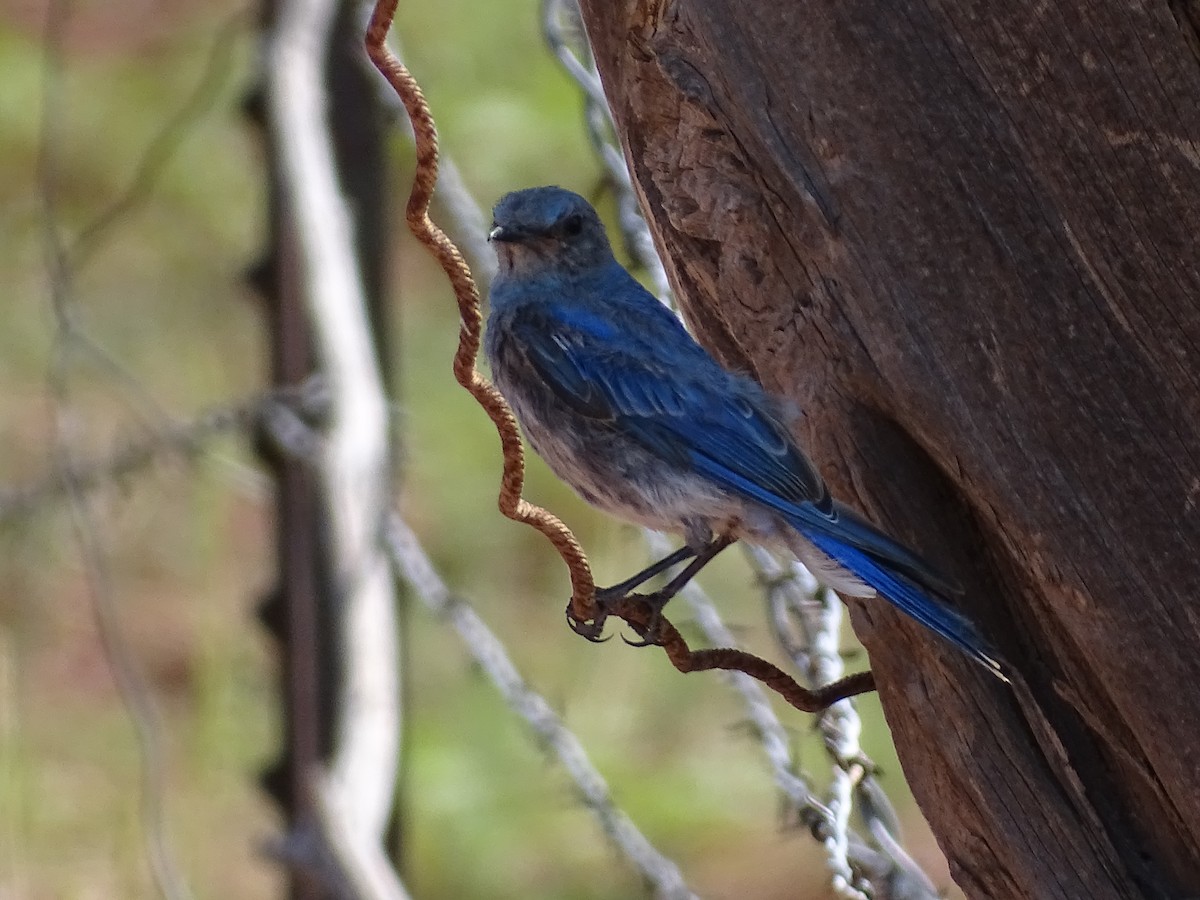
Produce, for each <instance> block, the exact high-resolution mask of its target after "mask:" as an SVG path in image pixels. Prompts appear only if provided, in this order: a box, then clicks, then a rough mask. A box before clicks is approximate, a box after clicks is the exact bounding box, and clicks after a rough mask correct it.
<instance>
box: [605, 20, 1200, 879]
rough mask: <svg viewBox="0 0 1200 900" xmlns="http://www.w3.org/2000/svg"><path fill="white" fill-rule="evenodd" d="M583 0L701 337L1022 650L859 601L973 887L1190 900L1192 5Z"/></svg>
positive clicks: (1195, 261)
mask: <svg viewBox="0 0 1200 900" xmlns="http://www.w3.org/2000/svg"><path fill="white" fill-rule="evenodd" d="M582 5H583V8H584V16H585V20H586V23H587V27H588V31H589V36H590V39H591V41H592V44H593V47H594V50H595V54H596V58H597V61H598V63H599V66H600V70H601V74H602V76H603V80H604V84H605V89H606V91H607V93H608V96H609V100H610V103H611V105H612V107H613V112H614V114H615V116H616V119H617V122H618V127H619V130H620V132H621V136H622V140H623V141H624V143H625V147H626V152H627V156H628V159H629V162H630V165H631V168H632V171H633V174H634V181H635V184H636V185H637V187H638V190H639V191H640V192H641V194H642V198H643V201H644V206H645V208H646V210H647V211H648V214H649V216H650V219H651V227H652V229H653V230H654V232H655V235H656V239H657V241H658V244H659V248H660V250H662V251H664V256H665V259H666V261H667V265H668V270H669V272H670V274H671V276H672V279H673V282H674V284H675V286H676V288H677V290H678V293H679V297H680V300H681V303H682V305H683V307H684V310H685V314H686V315H687V318H688V320H689V322H690V324H691V325H692V327H693V329H694V331H695V333H696V334H697V336H698V337H699V338H700V340H701V341H702V342H704V343H705V344H706V345H707V346H708V347H709V348H710V349H711V350H713V351H714V352H715V353H716V354H717V355H718V356H719V357H720V358H722V359H723V360H724V361H725V362H726V363H727V364H728V365H730V366H734V367H738V368H742V369H745V370H747V371H749V372H751V373H752V374H753V375H754V376H755V377H757V378H758V379H759V380H761V381H762V382H763V384H765V385H766V386H767V387H768V388H770V389H771V390H773V391H776V392H777V393H780V394H782V395H784V396H787V397H789V398H791V399H792V400H794V401H795V402H796V403H797V404H798V405H799V407H800V408H801V409H802V410H803V411H804V413H805V416H804V418H803V419H802V421H801V424H800V426H799V427H800V429H801V431H802V433H801V435H800V436H801V438H802V439H803V440H804V442H805V446H806V447H807V448H808V449H809V451H810V453H811V455H812V456H813V458H814V459H815V460H816V461H817V463H818V465H819V467H820V468H821V470H822V471H823V473H824V474H825V476H826V478H827V479H828V480H829V481H830V483H831V485H832V487H833V489H834V491H835V493H836V494H838V495H840V496H841V497H842V498H843V499H846V500H847V501H850V502H852V503H855V504H857V505H858V506H860V507H861V508H862V509H864V510H865V511H866V512H867V513H868V514H870V515H871V516H872V517H873V518H874V519H876V520H877V521H878V522H879V523H880V524H882V525H883V526H885V527H887V528H888V529H889V530H891V531H892V532H894V533H895V534H897V535H898V536H899V537H901V538H903V539H905V540H907V541H908V542H909V543H911V544H913V545H914V546H917V547H919V548H922V550H923V551H924V552H925V554H926V555H928V556H931V557H932V558H934V559H935V560H936V561H938V562H939V563H940V565H941V566H942V567H943V568H944V569H946V570H947V571H948V572H950V573H952V574H953V575H954V576H955V577H956V578H957V579H958V580H960V581H961V582H962V583H963V584H964V586H965V587H966V588H967V596H966V598H965V600H964V606H965V608H966V609H967V610H968V612H969V613H970V614H971V615H972V616H973V617H974V618H975V620H976V621H977V622H979V623H980V625H981V627H982V628H983V630H984V631H985V632H986V633H988V634H990V635H992V636H993V637H994V640H995V642H996V643H997V645H998V646H999V647H1000V648H1001V650H1002V652H1003V654H1004V655H1005V656H1006V657H1007V658H1008V659H1009V661H1010V662H1011V663H1012V664H1013V665H1014V666H1015V667H1016V668H1017V669H1018V670H1019V672H1020V673H1021V674H1022V676H1023V678H1022V679H1020V681H1021V683H1020V684H1019V685H1018V686H1017V689H1016V690H1015V691H1013V692H1009V691H1008V690H1006V689H1004V688H1003V687H1001V686H1000V685H998V684H995V683H993V682H992V681H990V680H989V679H988V677H987V676H986V675H985V674H983V673H981V672H978V671H976V670H975V669H974V668H973V667H971V666H970V664H969V663H968V662H966V661H965V660H963V659H961V658H959V657H958V656H956V655H955V654H954V652H953V651H952V650H949V649H947V648H946V647H944V646H943V645H942V644H940V643H939V642H938V641H937V640H936V638H933V637H931V636H930V635H927V634H925V633H924V632H922V631H921V630H920V628H919V627H917V626H914V625H912V624H911V623H909V622H907V621H904V620H903V619H902V618H901V617H900V616H899V615H898V614H897V613H895V612H894V611H893V610H891V609H890V608H888V607H887V606H886V605H884V604H879V603H865V604H864V603H855V604H854V605H853V608H852V617H853V621H854V624H855V629H856V631H857V632H858V634H859V636H860V637H861V638H862V640H863V642H864V643H865V644H866V646H867V649H868V650H869V651H870V654H871V661H872V665H873V668H874V669H875V672H876V674H877V677H878V680H879V684H880V694H881V697H882V701H883V705H884V709H885V712H886V714H887V716H888V721H889V723H890V724H891V727H892V730H893V734H894V737H895V739H896V742H897V746H898V749H899V751H900V755H901V759H902V761H903V764H904V768H905V772H906V775H907V777H908V779H909V781H910V783H911V784H912V786H913V790H914V792H915V793H916V795H917V798H918V801H919V802H920V804H921V806H922V809H923V810H924V812H925V814H926V815H927V817H928V818H929V820H930V823H931V825H932V827H933V829H934V831H935V833H936V834H937V836H938V839H939V841H940V842H941V845H942V848H943V849H944V850H945V852H946V854H947V856H948V858H949V860H950V864H951V869H952V872H953V874H954V878H955V880H956V881H957V882H958V883H959V884H960V885H961V886H962V887H963V888H964V890H966V892H967V893H968V894H969V895H970V896H972V897H1000V898H1009V897H1011V898H1026V897H1034V898H1050V897H1064V898H1107V897H1130V898H1133V897H1143V896H1147V897H1184V896H1189V895H1200V850H1198V849H1197V848H1198V846H1200V790H1197V787H1196V786H1197V783H1198V782H1200V689H1198V688H1197V684H1198V683H1200V654H1197V652H1196V649H1195V648H1196V645H1197V642H1198V639H1200V600H1198V599H1197V592H1198V591H1200V553H1198V550H1197V548H1200V510H1197V503H1198V502H1200V426H1198V424H1197V423H1198V422H1200V250H1198V249H1197V235H1198V234H1200V49H1198V48H1200V41H1198V40H1197V31H1196V23H1197V22H1198V21H1200V15H1198V14H1197V8H1198V7H1197V4H1196V3H1194V2H1182V0H1181V2H1174V3H1169V2H1161V0H1160V2H1141V3H1138V2H1134V3H1128V4H1123V3H1122V4H1119V3H1116V2H1107V3H1106V2H1091V3H1088V2H1083V0H1063V2H1061V3H1025V2H1012V3H1006V4H987V3H982V2H978V0H943V2H927V3H920V2H911V0H895V2H878V0H877V2H870V0H847V2H843V3H837V4H832V3H827V4H811V3H810V4H798V3H775V2H768V0H747V2H741V3H736V2H733V0H689V2H683V0H680V2H664V0H640V2H637V0H635V2H631V0H625V2H620V3H616V4H614V3H611V2H600V0H583V3H582Z"/></svg>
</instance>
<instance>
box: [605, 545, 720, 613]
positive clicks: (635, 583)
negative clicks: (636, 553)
mask: <svg viewBox="0 0 1200 900" xmlns="http://www.w3.org/2000/svg"><path fill="white" fill-rule="evenodd" d="M707 550H708V547H704V548H702V550H701V553H703V552H705V551H707ZM693 556H696V551H695V550H693V549H692V548H691V547H688V546H686V545H685V546H683V547H680V548H679V549H678V550H676V551H675V552H674V553H672V554H670V555H669V556H664V557H663V558H662V559H660V560H659V561H658V562H656V563H651V564H650V565H648V566H647V567H646V568H644V569H642V571H640V572H638V573H637V574H636V575H633V576H631V577H629V578H626V579H625V580H624V581H622V582H621V583H620V584H614V585H613V586H612V587H606V588H596V599H597V600H598V601H600V602H601V603H603V602H604V601H605V600H619V599H621V598H622V597H626V596H628V595H629V592H630V591H632V590H633V589H634V588H639V587H641V586H642V585H643V584H645V583H646V582H647V581H649V580H650V579H651V578H653V577H654V576H655V575H658V574H660V573H662V572H665V571H667V569H669V568H671V566H674V565H678V564H679V563H681V562H683V561H684V560H685V559H691V558H692V557H693Z"/></svg>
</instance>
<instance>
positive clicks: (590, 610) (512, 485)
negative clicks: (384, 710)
mask: <svg viewBox="0 0 1200 900" xmlns="http://www.w3.org/2000/svg"><path fill="white" fill-rule="evenodd" d="M396 2H397V0H378V2H377V3H376V5H375V8H374V11H373V12H372V14H371V19H370V22H369V23H368V25H367V34H366V38H365V45H366V49H367V54H368V56H370V58H371V61H372V62H373V63H374V64H375V67H376V68H377V69H378V70H379V71H380V73H381V74H382V75H383V77H384V78H385V79H387V81H388V83H389V84H390V85H391V86H392V89H393V90H395V92H396V94H397V95H398V96H399V97H400V100H401V101H402V102H403V103H404V108H405V109H406V110H407V112H408V115H409V119H410V120H411V121H412V127H413V138H414V142H415V145H416V156H417V165H416V171H415V172H414V173H413V186H412V191H411V193H410V194H409V198H408V205H407V208H406V218H407V221H408V227H409V229H410V230H411V231H412V233H413V234H414V235H415V236H416V238H417V240H419V241H420V242H421V243H422V244H423V245H424V246H425V247H426V249H428V250H429V252H430V253H432V254H433V256H434V257H435V258H436V259H437V260H438V262H439V263H440V264H441V266H442V269H443V271H444V272H445V273H446V276H447V278H449V280H450V284H451V286H452V287H453V289H454V296H455V299H456V300H457V302H458V310H459V319H460V330H459V343H458V350H457V352H456V353H455V355H454V367H453V368H454V376H455V378H456V379H457V380H458V383H459V384H461V385H462V386H463V387H465V388H466V389H467V390H468V391H469V392H470V393H471V395H472V396H473V397H474V398H475V400H476V401H477V402H478V403H479V404H480V406H482V407H483V408H484V410H485V411H486V412H487V414H488V417H489V418H490V419H491V420H492V423H493V424H494V425H495V426H496V431H497V433H498V434H499V436H500V445H501V448H502V450H503V452H504V472H503V474H502V476H501V483H500V497H499V506H500V511H501V512H502V513H504V515H506V516H507V517H508V518H510V519H513V520H514V521H518V522H524V523H526V524H528V525H531V526H533V527H534V528H536V529H537V530H538V531H540V532H541V533H542V534H544V535H545V536H546V537H547V538H548V539H549V540H550V542H551V543H552V544H553V545H554V548H555V549H556V550H557V551H558V553H559V555H560V556H561V557H562V559H563V562H564V563H566V565H567V568H568V570H569V571H570V575H571V601H570V610H571V617H572V618H573V619H574V620H576V621H579V622H588V621H591V622H594V623H595V624H596V627H597V629H598V628H599V626H600V625H601V624H602V622H603V619H604V618H605V615H606V614H608V615H615V616H617V617H618V618H621V619H624V620H625V621H626V622H628V623H629V625H630V626H631V627H632V628H633V629H634V630H635V631H636V632H638V634H640V635H641V636H642V637H643V638H646V637H648V636H650V635H651V634H653V641H652V642H653V643H655V644H657V645H659V646H661V647H662V648H663V650H664V651H665V652H666V654H667V658H668V659H670V661H671V663H672V665H674V666H675V668H676V669H678V670H679V671H680V672H684V673H687V672H702V671H707V670H712V669H726V670H736V671H741V672H745V673H746V674H748V675H751V676H752V677H754V678H757V679H759V680H760V681H762V682H763V683H764V684H766V685H767V686H768V687H770V688H771V689H772V690H774V691H776V692H778V693H779V694H780V695H781V696H782V697H783V698H784V699H785V700H787V702H788V703H790V704H791V705H792V706H795V707H796V708H797V709H800V710H803V711H805V712H815V711H817V710H821V709H824V708H825V707H827V706H828V705H829V704H831V703H834V702H836V701H838V700H840V699H842V698H844V697H849V696H854V695H855V694H860V693H863V692H865V691H869V690H872V689H873V688H874V679H873V677H872V676H871V674H870V673H869V672H866V673H860V674H857V675H852V676H850V677H848V678H844V679H842V680H841V681H839V682H836V683H835V684H831V685H826V686H824V687H821V688H817V689H813V690H810V689H808V688H805V687H803V686H802V685H800V684H799V683H798V682H796V680H795V679H794V678H792V677H791V676H790V675H788V674H787V673H786V672H784V671H782V670H781V669H779V668H778V667H777V666H775V665H773V664H771V663H769V662H767V661H766V660H764V659H760V658H758V657H756V656H754V655H753V654H750V653H746V652H745V651H743V650H737V649H733V648H718V649H711V650H697V651H692V650H691V648H689V647H688V645H687V642H686V641H684V639H683V637H682V636H681V635H680V634H679V632H678V631H677V630H676V629H675V628H674V627H673V626H672V625H671V623H670V622H668V621H667V620H666V619H664V618H661V617H657V616H654V615H653V614H652V611H651V609H650V607H649V606H647V605H646V603H645V602H644V601H643V600H642V599H641V598H639V597H638V596H637V595H633V596H630V597H626V598H623V599H621V600H618V601H616V602H614V603H612V604H610V605H609V606H608V608H607V610H606V612H601V611H599V609H598V608H597V605H596V603H595V592H596V585H595V581H594V579H593V578H592V571H591V566H590V565H589V563H588V560H587V556H586V555H585V554H584V552H583V548H582V547H580V545H579V542H578V541H577V540H576V538H575V536H574V534H572V533H571V530H570V529H569V528H568V527H567V526H566V525H565V524H564V523H563V522H562V520H561V519H559V518H557V517H556V516H555V515H553V514H552V513H550V512H549V511H547V510H545V509H543V508H542V507H540V506H535V505H534V504H532V503H530V502H529V501H527V500H525V499H524V498H523V497H522V496H521V491H522V489H523V487H524V481H525V457H524V449H523V447H522V444H521V436H520V433H519V432H518V430H517V422H516V418H515V417H514V416H513V412H512V410H511V409H510V408H509V405H508V403H507V402H506V401H505V400H504V398H503V397H502V396H501V395H500V392H499V391H498V390H497V389H496V386H495V385H493V384H492V383H491V382H489V381H488V380H487V379H485V378H484V377H483V376H482V375H481V374H480V373H479V371H478V370H477V369H476V368H475V360H476V358H477V357H478V355H479V346H480V339H481V335H482V331H483V315H482V313H481V312H480V300H479V288H478V287H477V286H476V284H475V280H474V278H473V277H472V276H471V271H470V269H469V267H468V266H467V263H466V261H465V260H464V259H463V256H462V253H461V252H460V251H459V249H458V248H457V247H456V246H455V244H454V242H453V241H451V240H450V238H449V237H448V236H447V235H446V233H445V232H444V231H442V229H441V228H439V227H438V226H437V225H435V224H434V223H433V221H432V220H431V219H430V218H429V206H430V201H431V199H432V197H433V190H434V186H435V184H436V182H437V170H438V140H437V128H436V126H435V124H434V121H433V115H432V113H431V112H430V109H429V104H428V103H427V102H426V100H425V96H424V94H423V92H422V91H421V88H420V85H419V84H418V83H417V81H416V79H415V78H414V77H413V75H412V73H410V72H409V70H408V69H407V67H405V65H404V64H403V63H402V62H401V61H400V60H399V58H397V57H396V55H395V54H394V53H392V52H391V50H390V49H389V48H388V46H387V33H388V30H389V29H390V28H391V24H392V19H393V18H394V16H395V13H396ZM652 626H653V627H652Z"/></svg>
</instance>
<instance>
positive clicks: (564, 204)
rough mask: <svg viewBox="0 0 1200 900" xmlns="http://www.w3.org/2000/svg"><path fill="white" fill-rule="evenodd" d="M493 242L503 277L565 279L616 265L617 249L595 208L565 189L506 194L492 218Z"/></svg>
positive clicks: (533, 189)
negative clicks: (548, 274)
mask: <svg viewBox="0 0 1200 900" xmlns="http://www.w3.org/2000/svg"><path fill="white" fill-rule="evenodd" d="M488 239H489V240H490V241H491V242H492V246H493V247H494V248H495V250H496V256H497V258H498V259H499V261H500V272H501V274H502V275H534V274H538V273H541V272H545V271H548V270H551V269H554V270H561V271H563V272H564V274H566V273H569V272H577V271H584V270H587V269H589V268H593V267H595V266H601V265H604V264H605V263H607V262H609V261H610V260H612V258H613V255H612V248H611V247H610V246H609V244H608V237H607V236H606V235H605V233H604V225H603V224H602V223H601V222H600V217H599V216H598V215H596V211H595V210H594V209H592V205H591V204H590V203H588V202H587V201H586V200H584V199H583V198H582V197H580V196H579V195H578V194H575V193H572V192H571V191H567V190H563V189H562V188H559V187H537V188H527V189H526V190H523V191H513V192H512V193H511V194H505V195H504V196H503V197H501V198H500V202H499V203H497V204H496V208H495V209H494V210H493V212H492V229H491V231H490V232H489V233H488Z"/></svg>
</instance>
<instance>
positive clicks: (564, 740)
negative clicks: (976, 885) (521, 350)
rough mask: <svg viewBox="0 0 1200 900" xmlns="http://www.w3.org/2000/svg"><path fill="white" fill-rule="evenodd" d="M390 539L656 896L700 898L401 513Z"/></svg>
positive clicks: (417, 586) (399, 567)
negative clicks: (448, 582)
mask: <svg viewBox="0 0 1200 900" xmlns="http://www.w3.org/2000/svg"><path fill="white" fill-rule="evenodd" d="M386 538H387V544H388V548H389V550H390V552H391V556H392V561H393V564H394V565H395V567H396V573H397V575H398V576H399V577H400V578H401V579H403V580H404V581H405V582H407V583H408V585H409V586H410V587H411V588H412V590H413V593H414V594H415V595H416V596H417V598H418V599H419V600H420V601H421V602H422V603H423V604H425V606H427V607H428V608H429V609H430V610H431V611H432V612H433V613H434V614H435V615H437V616H438V617H439V618H441V619H444V620H446V621H447V622H449V623H450V625H451V626H452V627H453V628H454V630H455V631H456V632H457V633H458V635H459V637H460V638H461V639H462V641H463V645H464V647H465V648H466V650H467V652H468V653H469V654H470V655H471V658H472V659H473V660H474V661H475V663H476V664H477V665H478V666H479V667H480V669H481V670H482V671H483V673H484V675H485V676H486V677H487V678H488V680H489V681H490V682H491V683H492V685H493V687H495V688H496V690H497V691H498V692H499V694H500V696H501V697H502V698H503V700H504V702H505V703H506V704H507V705H508V706H509V708H510V709H512V710H513V712H515V713H516V714H517V715H518V716H519V717H520V718H521V719H522V720H523V721H524V722H525V724H526V726H527V727H528V728H529V730H530V733H531V734H532V735H533V736H534V737H535V739H536V740H537V743H538V745H539V746H540V747H543V748H545V750H546V752H547V753H548V754H549V755H550V756H552V757H553V758H554V759H555V760H556V761H557V762H558V763H559V765H561V766H562V767H563V770H564V771H565V772H566V773H567V775H568V776H569V777H570V778H571V780H572V782H573V783H574V784H575V787H576V789H577V791H578V792H579V796H580V798H581V799H582V801H583V803H584V806H585V807H586V808H587V810H588V811H589V812H590V813H591V814H592V816H593V817H594V818H595V819H596V821H597V824H599V826H600V828H601V830H602V831H603V832H604V834H605V836H606V837H607V838H608V839H609V841H610V842H611V843H612V845H613V846H614V847H615V848H616V849H617V850H618V851H619V852H620V854H621V856H622V857H623V858H624V859H625V860H626V861H627V862H628V863H629V865H630V866H632V867H633V868H634V869H635V870H636V871H637V872H638V873H639V874H640V875H641V876H642V877H643V878H644V879H645V880H646V882H647V883H648V884H649V885H650V886H651V887H652V889H653V891H654V896H655V897H658V898H662V900H690V898H694V897H695V896H696V895H695V894H693V893H692V891H691V890H690V889H689V888H688V886H687V884H686V882H685V881H684V880H683V875H682V874H681V873H680V871H679V867H678V866H677V865H676V864H675V863H674V862H673V861H672V860H671V859H669V858H668V857H666V856H664V855H663V854H662V853H660V852H659V851H658V850H657V849H655V847H654V846H653V845H652V844H651V843H650V841H649V840H648V839H647V838H646V836H645V835H644V834H642V832H641V831H640V830H639V829H638V828H637V826H636V825H635V824H634V823H633V821H632V820H631V819H630V818H629V816H627V815H626V814H625V813H624V812H623V811H622V810H621V809H620V807H618V806H617V805H616V803H615V802H614V801H613V798H612V794H611V792H610V791H609V789H608V785H607V783H606V782H605V780H604V777H603V776H602V775H601V774H600V772H599V771H597V769H596V768H595V766H594V765H593V764H592V762H591V760H590V759H589V758H588V755H587V751H586V750H585V749H584V747H583V744H582V743H581V742H580V740H579V738H578V737H576V736H575V733H574V732H572V731H571V730H570V729H569V728H567V726H566V725H565V724H563V721H562V719H560V718H559V716H558V715H557V714H556V713H555V712H554V709H553V708H552V707H551V706H550V704H549V703H548V702H547V701H546V699H545V697H543V696H542V695H541V694H539V693H538V692H537V691H535V690H534V689H533V688H532V687H530V685H529V683H528V682H526V681H525V679H524V678H523V677H522V676H521V673H520V672H519V671H518V670H517V667H516V666H515V665H514V664H513V661H512V659H511V658H510V657H509V655H508V652H507V651H506V650H505V648H504V645H503V644H502V643H501V642H500V639H499V638H497V637H496V635H495V634H494V633H493V632H492V630H491V629H490V628H488V626H487V624H486V623H485V622H484V621H483V619H482V618H481V617H480V616H479V614H478V613H477V612H476V611H475V610H474V608H473V607H472V606H471V605H470V604H469V603H468V602H467V601H466V600H464V599H463V598H461V597H458V596H456V595H454V594H452V593H451V592H450V589H449V588H448V587H447V586H446V584H445V582H443V581H442V579H441V577H440V576H439V575H438V574H437V571H436V570H435V569H434V567H433V563H432V562H430V560H429V557H428V555H427V554H426V553H425V551H424V549H423V548H422V547H421V545H420V543H419V542H418V540H417V537H416V535H415V534H414V533H413V531H412V529H410V528H409V527H408V525H407V523H405V522H404V520H403V519H402V518H401V517H400V516H399V515H393V516H392V517H391V520H390V522H389V524H388V529H387V535H386ZM740 677H742V678H746V677H747V676H740Z"/></svg>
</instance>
